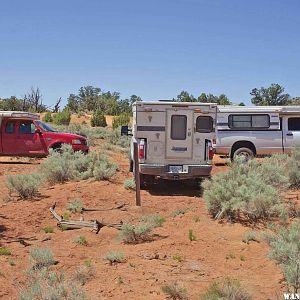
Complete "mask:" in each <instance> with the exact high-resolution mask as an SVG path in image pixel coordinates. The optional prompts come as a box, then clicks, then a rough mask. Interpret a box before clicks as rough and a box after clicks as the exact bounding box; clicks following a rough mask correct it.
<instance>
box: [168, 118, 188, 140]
mask: <svg viewBox="0 0 300 300" xmlns="http://www.w3.org/2000/svg"><path fill="white" fill-rule="evenodd" d="M186 127H187V116H184V115H173V116H172V118H171V139H172V140H185V139H186Z"/></svg>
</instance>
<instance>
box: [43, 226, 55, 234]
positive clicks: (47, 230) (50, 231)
mask: <svg viewBox="0 0 300 300" xmlns="http://www.w3.org/2000/svg"><path fill="white" fill-rule="evenodd" d="M43 231H44V232H45V233H53V232H54V228H53V226H46V227H44V228H43Z"/></svg>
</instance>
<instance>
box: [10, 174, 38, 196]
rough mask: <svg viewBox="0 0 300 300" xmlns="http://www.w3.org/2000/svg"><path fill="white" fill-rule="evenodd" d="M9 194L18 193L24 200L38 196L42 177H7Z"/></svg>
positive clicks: (25, 175)
mask: <svg viewBox="0 0 300 300" xmlns="http://www.w3.org/2000/svg"><path fill="white" fill-rule="evenodd" d="M6 183H7V187H8V189H9V192H10V193H12V192H16V193H17V194H18V195H19V196H20V197H21V198H22V199H26V198H31V197H34V196H36V195H37V194H38V189H39V185H40V183H41V175H39V174H37V173H33V174H18V175H9V176H7V177H6Z"/></svg>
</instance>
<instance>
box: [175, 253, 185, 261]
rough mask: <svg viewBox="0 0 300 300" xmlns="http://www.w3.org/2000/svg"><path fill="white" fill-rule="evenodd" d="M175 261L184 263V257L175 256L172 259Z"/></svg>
mask: <svg viewBox="0 0 300 300" xmlns="http://www.w3.org/2000/svg"><path fill="white" fill-rule="evenodd" d="M172 258H173V259H174V260H176V261H178V262H183V261H184V257H183V256H181V255H179V254H175V255H173V257H172Z"/></svg>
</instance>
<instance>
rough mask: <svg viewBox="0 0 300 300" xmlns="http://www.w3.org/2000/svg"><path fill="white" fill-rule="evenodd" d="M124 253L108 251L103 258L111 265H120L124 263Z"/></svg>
mask: <svg viewBox="0 0 300 300" xmlns="http://www.w3.org/2000/svg"><path fill="white" fill-rule="evenodd" d="M124 257H125V256H124V253H123V252H120V251H108V252H107V253H106V254H105V256H104V257H103V259H104V260H106V261H108V262H109V263H110V264H111V265H113V264H116V263H121V262H123V261H124Z"/></svg>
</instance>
